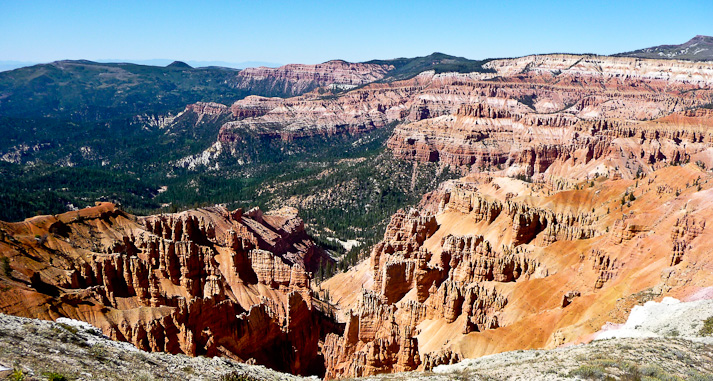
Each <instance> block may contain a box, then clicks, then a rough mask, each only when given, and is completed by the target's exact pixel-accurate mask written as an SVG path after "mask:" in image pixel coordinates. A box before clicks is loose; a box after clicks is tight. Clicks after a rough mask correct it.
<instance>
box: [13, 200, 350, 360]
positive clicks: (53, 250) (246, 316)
mask: <svg viewBox="0 0 713 381" xmlns="http://www.w3.org/2000/svg"><path fill="white" fill-rule="evenodd" d="M0 232H1V234H0V253H1V254H2V257H3V258H4V259H3V260H4V264H5V265H4V273H3V274H2V275H0V282H2V288H1V289H0V311H2V312H4V313H10V314H14V315H20V316H27V317H33V318H42V319H56V318H58V317H69V318H73V319H77V320H83V321H86V322H89V323H91V324H93V325H95V326H97V327H99V328H100V329H101V330H102V331H103V332H104V334H106V335H107V336H109V337H110V338H112V339H115V340H121V341H128V342H130V343H132V344H134V345H135V346H136V347H138V348H140V349H143V350H146V351H163V352H170V353H185V354H188V355H191V356H197V355H205V356H227V357H231V358H234V359H238V360H241V361H248V362H253V363H258V364H263V365H267V366H269V367H272V368H275V369H278V370H281V371H285V372H290V373H294V374H320V373H321V372H322V371H323V370H322V369H323V360H322V359H321V355H320V353H319V343H320V342H321V341H322V340H323V338H324V337H325V335H326V334H327V333H328V332H332V331H335V330H336V331H339V325H338V324H336V323H335V322H334V321H333V320H332V319H331V318H330V317H329V315H330V312H329V306H328V305H327V304H324V303H322V302H320V301H319V300H316V299H315V298H313V295H312V291H311V288H310V279H311V271H314V270H315V269H316V267H317V266H318V264H319V263H320V262H321V261H329V260H331V258H329V257H328V256H326V254H325V253H324V252H323V251H321V249H319V248H318V247H316V246H315V245H314V243H313V242H312V241H311V239H310V238H309V237H308V236H307V234H306V233H305V231H304V224H303V222H302V220H301V219H300V218H299V217H298V216H297V211H296V210H295V209H292V208H285V209H283V210H279V211H275V212H268V213H263V212H262V211H261V210H259V209H257V208H255V209H252V210H250V211H247V212H244V211H243V210H240V209H238V210H235V211H232V212H231V211H227V210H225V209H224V208H221V207H212V208H204V209H198V210H192V211H187V212H182V213H178V214H164V215H156V216H148V217H139V218H137V217H135V216H132V215H130V214H127V213H125V212H123V211H121V210H120V209H117V208H116V206H114V205H112V204H108V203H104V204H98V205H97V206H96V207H92V208H88V209H82V210H79V211H76V212H68V213H65V214H61V215H57V216H39V217H34V218H31V219H28V220H25V221H24V222H19V223H0Z"/></svg>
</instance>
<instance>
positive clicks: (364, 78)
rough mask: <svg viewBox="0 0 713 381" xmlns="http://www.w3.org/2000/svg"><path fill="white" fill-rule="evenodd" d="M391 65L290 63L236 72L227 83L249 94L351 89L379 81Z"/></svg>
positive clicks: (284, 94) (339, 62) (337, 62)
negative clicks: (276, 66) (324, 88)
mask: <svg viewBox="0 0 713 381" xmlns="http://www.w3.org/2000/svg"><path fill="white" fill-rule="evenodd" d="M392 69H393V66H390V65H376V64H367V63H349V62H345V61H341V60H333V61H327V62H325V63H321V64H317V65H300V64H291V65H285V66H280V67H278V68H269V67H257V68H247V69H244V70H241V71H239V72H238V73H237V74H236V76H235V78H234V79H232V80H231V81H230V84H231V85H232V86H234V87H236V88H239V89H245V90H248V91H250V92H252V93H258V92H259V93H263V94H274V95H276V96H287V97H289V96H295V95H300V94H302V93H306V92H308V91H312V90H314V89H316V88H318V87H331V88H333V89H340V90H343V89H351V88H353V87H356V86H360V85H364V84H366V83H369V82H373V81H376V80H378V79H381V78H383V77H384V75H386V73H387V72H388V71H389V70H392Z"/></svg>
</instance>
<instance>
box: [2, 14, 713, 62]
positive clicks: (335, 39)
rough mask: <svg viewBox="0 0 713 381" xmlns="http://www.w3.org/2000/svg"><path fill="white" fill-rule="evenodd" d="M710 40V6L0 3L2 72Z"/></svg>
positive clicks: (597, 49) (508, 53) (581, 49)
mask: <svg viewBox="0 0 713 381" xmlns="http://www.w3.org/2000/svg"><path fill="white" fill-rule="evenodd" d="M696 34H705V35H713V1H711V0H700V1H686V0H678V1H674V0H667V1H657V0H654V1H627V0H619V1H594V0H590V1H577V0H570V1H507V0H499V1H410V2H406V1H403V2H401V1H398V2H397V1H369V0H361V1H205V2H201V1H181V0H176V1H146V0H144V1H132V0H126V1H103V0H99V1H96V0H94V1H56V0H52V1H13V0H0V36H2V38H0V60H15V61H31V62H48V61H53V60H59V59H80V58H82V59H90V60H99V59H121V60H148V59H176V60H185V61H191V60H193V61H225V62H243V61H263V62H276V63H282V64H285V63H318V62H324V61H327V60H329V59H337V58H339V59H345V60H348V61H354V62H356V61H365V60H369V59H375V58H378V59H386V58H395V57H413V56H422V55H427V54H430V53H432V52H435V51H438V52H443V53H448V54H452V55H457V56H464V57H467V58H473V59H479V58H488V57H513V56H522V55H526V54H532V53H551V52H571V53H588V52H591V53H598V54H612V53H617V52H621V51H628V50H633V49H638V48H643V47H649V46H653V45H659V44H675V43H683V42H685V41H687V40H688V39H690V38H691V37H693V36H694V35H696Z"/></svg>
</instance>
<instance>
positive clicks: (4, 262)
mask: <svg viewBox="0 0 713 381" xmlns="http://www.w3.org/2000/svg"><path fill="white" fill-rule="evenodd" d="M0 271H2V273H3V274H4V275H5V276H6V277H8V278H9V277H11V276H12V267H10V258H8V257H2V258H0Z"/></svg>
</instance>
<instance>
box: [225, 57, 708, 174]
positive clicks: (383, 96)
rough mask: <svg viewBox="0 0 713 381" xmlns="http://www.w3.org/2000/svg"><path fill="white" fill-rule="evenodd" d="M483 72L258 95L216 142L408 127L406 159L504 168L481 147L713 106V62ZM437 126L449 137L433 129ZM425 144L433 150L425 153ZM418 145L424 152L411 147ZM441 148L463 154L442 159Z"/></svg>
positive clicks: (499, 66) (550, 61)
mask: <svg viewBox="0 0 713 381" xmlns="http://www.w3.org/2000/svg"><path fill="white" fill-rule="evenodd" d="M484 67H486V68H487V69H489V70H491V71H493V72H492V73H490V72H486V73H480V72H474V73H441V74H435V72H433V71H426V72H423V73H421V74H420V75H417V76H416V77H414V78H411V79H408V80H402V81H393V82H388V83H369V84H366V85H364V86H362V87H359V88H357V89H354V90H351V91H347V92H344V93H337V94H332V93H327V94H326V95H325V94H323V93H320V92H318V91H315V92H311V93H306V94H304V95H301V96H297V97H293V98H287V99H283V98H266V97H260V96H250V97H247V98H245V99H243V100H239V101H237V102H235V103H234V104H233V105H232V106H230V110H231V113H232V119H233V120H232V121H229V122H227V123H225V124H224V125H223V126H222V127H221V129H220V132H219V134H218V141H219V142H220V143H221V144H225V145H226V146H227V147H235V146H236V145H239V144H241V143H242V142H244V137H245V135H246V134H257V135H260V136H267V137H273V138H281V139H283V140H287V141H291V140H293V139H296V138H300V137H307V136H313V135H332V134H337V133H350V134H356V133H363V132H366V131H369V130H372V129H375V128H382V127H384V126H386V125H389V124H390V123H393V122H409V123H406V124H405V125H402V128H401V129H399V131H398V132H397V134H396V135H395V137H394V139H393V142H392V148H394V149H395V151H397V152H400V154H402V155H403V156H405V157H406V156H409V155H414V154H417V155H418V156H419V157H420V158H421V159H422V160H431V161H434V160H439V159H440V158H439V154H440V153H443V156H444V160H445V161H446V162H448V163H451V162H452V163H454V164H457V165H462V164H473V163H474V162H478V163H481V162H482V163H485V164H488V163H490V162H495V164H498V163H499V162H503V163H504V162H506V161H507V158H506V157H505V154H504V153H501V152H498V150H497V149H496V150H493V149H486V148H482V145H484V144H486V143H487V142H488V140H489V139H493V138H494V139H496V140H497V141H499V142H502V141H503V140H508V137H510V136H511V135H513V134H518V133H524V134H523V135H521V136H518V138H520V139H526V141H523V143H531V144H561V143H562V142H563V141H567V140H569V139H571V138H572V133H571V132H569V133H563V132H559V131H560V127H567V128H565V129H564V131H572V126H574V125H578V128H579V129H585V130H586V129H587V128H588V127H587V123H589V124H591V123H594V124H597V123H601V121H602V120H603V119H606V120H607V124H606V126H605V129H606V128H613V127H614V126H619V125H620V124H623V125H629V124H630V121H641V120H651V119H656V118H662V117H666V116H668V115H670V114H672V113H682V112H686V111H688V110H690V109H695V108H697V107H700V106H703V105H706V104H711V103H713V92H712V91H711V89H710V85H711V84H712V83H713V66H712V64H711V63H708V62H684V61H670V60H647V59H637V58H628V57H603V56H587V55H542V56H527V57H522V58H516V59H505V60H494V61H490V62H488V63H487V64H485V66H484ZM617 121H618V122H617ZM414 123H416V125H415V126H411V124H414ZM430 123H435V124H436V126H437V127H435V129H436V130H438V129H442V130H443V131H442V132H436V131H433V132H430V131H428V127H426V125H428V124H430ZM473 123H475V124H477V125H482V127H480V126H478V127H474V126H473ZM443 124H446V125H447V127H445V126H441V125H443ZM486 126H487V127H486ZM610 126H612V127H610ZM478 130H479V132H476V131H478ZM575 130H576V131H577V133H579V130H578V129H576V128H575ZM471 132H472V133H473V135H471ZM441 135H445V136H447V138H446V137H441ZM443 139H448V140H449V141H441V140H443ZM451 139H452V140H451ZM424 140H428V141H429V142H431V141H434V142H433V143H432V144H428V147H420V145H421V144H423V143H422V142H423V141H424ZM580 140H581V139H580ZM595 143H596V142H583V143H580V144H587V145H592V144H595ZM414 144H418V145H419V146H415V147H411V146H412V145H414ZM441 144H442V145H446V146H448V147H450V149H451V150H454V151H455V152H449V150H448V149H445V152H444V148H443V147H442V146H439V145H441ZM505 149H507V147H505ZM460 150H463V151H464V152H460ZM413 151H417V152H414V153H410V152H413ZM226 152H235V149H227V150H226ZM485 156H490V157H489V158H487V159H486V158H485ZM478 159H480V160H478ZM500 164H502V163H500Z"/></svg>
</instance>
